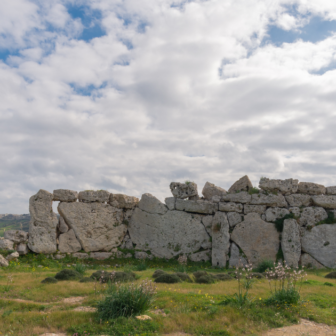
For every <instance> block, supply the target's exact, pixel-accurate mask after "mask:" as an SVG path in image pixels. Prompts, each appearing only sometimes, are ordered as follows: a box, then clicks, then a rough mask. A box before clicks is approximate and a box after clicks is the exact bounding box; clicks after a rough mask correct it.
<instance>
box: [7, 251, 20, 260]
mask: <svg viewBox="0 0 336 336" xmlns="http://www.w3.org/2000/svg"><path fill="white" fill-rule="evenodd" d="M19 256H20V255H19V253H18V252H13V253H11V254H9V255H8V256H7V257H6V260H8V261H11V260H14V259H17V258H19Z"/></svg>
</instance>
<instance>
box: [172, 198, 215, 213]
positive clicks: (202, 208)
mask: <svg viewBox="0 0 336 336" xmlns="http://www.w3.org/2000/svg"><path fill="white" fill-rule="evenodd" d="M175 207H176V210H180V211H187V212H195V213H201V214H213V213H215V211H217V210H218V205H217V203H212V202H208V201H189V200H188V201H186V200H182V199H179V198H177V199H176V204H175Z"/></svg>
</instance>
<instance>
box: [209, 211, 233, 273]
mask: <svg viewBox="0 0 336 336" xmlns="http://www.w3.org/2000/svg"><path fill="white" fill-rule="evenodd" d="M229 248H230V233H229V221H228V219H227V216H226V214H225V213H224V212H220V211H217V212H216V213H215V216H214V218H213V221H212V266H218V267H225V266H226V261H227V258H228V253H229Z"/></svg>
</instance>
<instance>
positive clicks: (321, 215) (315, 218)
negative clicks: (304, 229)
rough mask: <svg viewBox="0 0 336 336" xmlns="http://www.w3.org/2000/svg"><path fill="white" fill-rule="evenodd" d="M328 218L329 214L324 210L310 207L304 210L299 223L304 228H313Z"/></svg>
mask: <svg viewBox="0 0 336 336" xmlns="http://www.w3.org/2000/svg"><path fill="white" fill-rule="evenodd" d="M326 218H328V214H327V212H326V211H325V210H324V209H323V208H318V207H308V208H304V209H303V210H302V212H301V217H300V218H299V223H300V225H302V226H311V225H315V224H316V223H318V222H320V221H322V220H324V219H326Z"/></svg>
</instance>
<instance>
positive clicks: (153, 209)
mask: <svg viewBox="0 0 336 336" xmlns="http://www.w3.org/2000/svg"><path fill="white" fill-rule="evenodd" d="M139 209H141V210H143V211H146V212H149V213H152V214H159V215H163V214H165V213H166V212H167V211H168V208H167V206H166V205H165V204H163V203H162V202H161V201H160V200H158V199H157V198H156V197H155V196H153V195H152V194H143V195H142V196H141V200H140V202H139Z"/></svg>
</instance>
